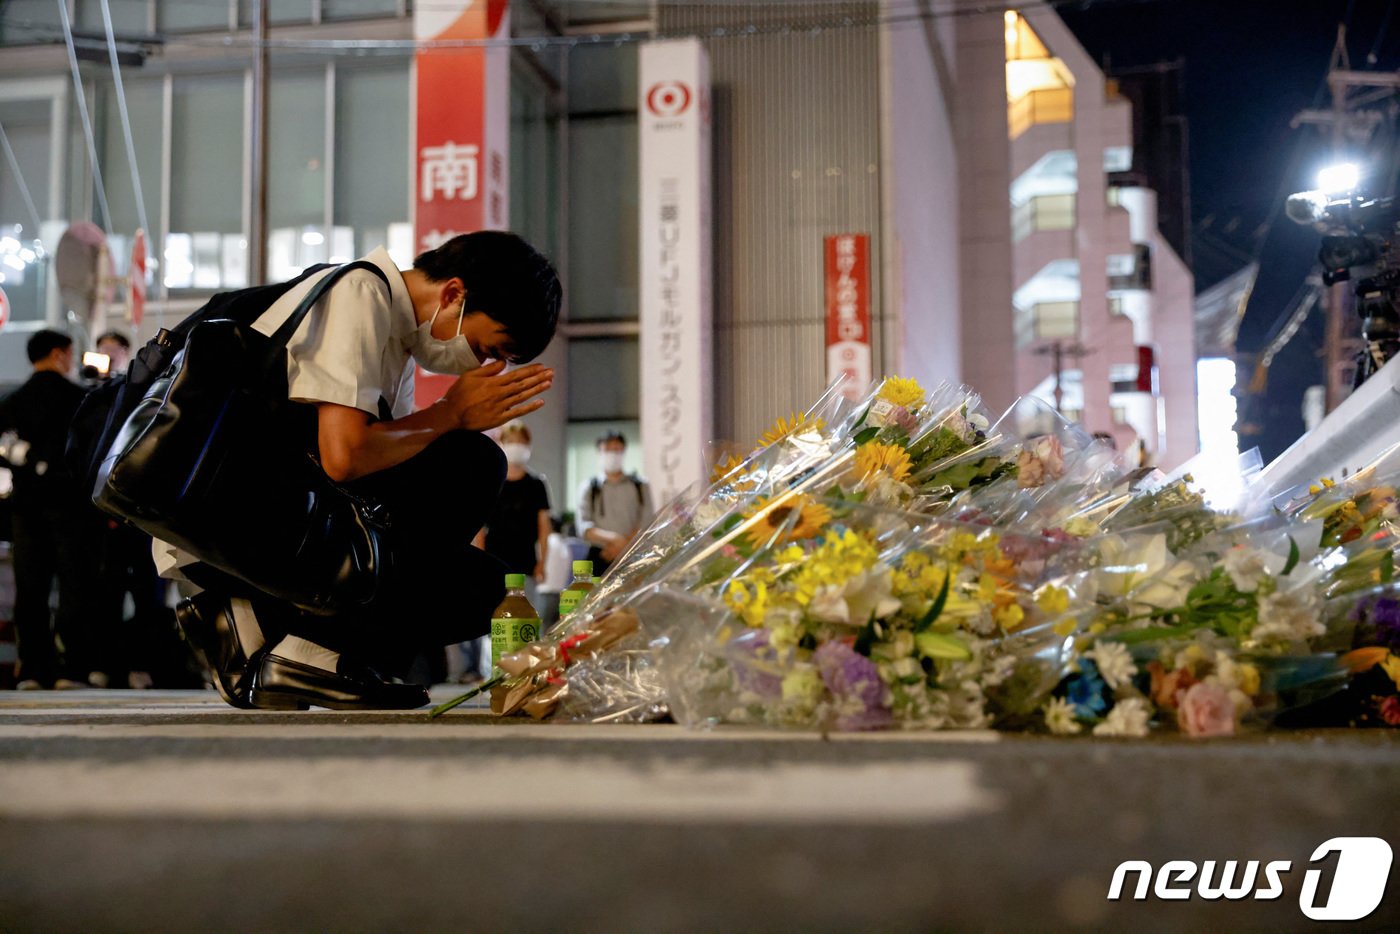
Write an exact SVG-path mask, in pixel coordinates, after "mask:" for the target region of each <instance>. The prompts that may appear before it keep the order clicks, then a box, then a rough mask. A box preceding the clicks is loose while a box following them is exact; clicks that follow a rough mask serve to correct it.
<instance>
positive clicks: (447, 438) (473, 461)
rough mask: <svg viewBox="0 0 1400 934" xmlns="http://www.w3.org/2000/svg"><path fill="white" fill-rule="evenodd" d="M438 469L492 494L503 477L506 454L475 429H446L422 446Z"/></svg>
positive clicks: (502, 481)
mask: <svg viewBox="0 0 1400 934" xmlns="http://www.w3.org/2000/svg"><path fill="white" fill-rule="evenodd" d="M419 456H420V457H427V458H430V459H431V460H432V461H433V463H434V465H435V466H436V467H437V469H439V470H441V471H443V472H444V473H448V474H450V475H451V476H453V477H457V478H460V479H461V480H462V481H463V482H468V481H470V482H472V483H475V484H480V485H483V486H494V489H492V490H491V491H490V492H491V494H492V495H494V494H495V493H496V492H498V491H499V490H500V487H501V485H502V484H503V483H505V479H506V456H505V453H504V452H503V451H502V450H501V446H500V445H499V444H497V443H496V442H495V441H492V440H491V439H490V438H488V437H486V435H483V434H482V433H481V432H478V431H449V432H448V433H447V434H445V435H443V436H441V437H440V438H438V439H437V440H435V441H434V442H433V443H432V444H430V445H428V446H427V448H425V449H424V450H423V453H422V454H421V455H419Z"/></svg>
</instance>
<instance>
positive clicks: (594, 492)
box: [588, 477, 603, 522]
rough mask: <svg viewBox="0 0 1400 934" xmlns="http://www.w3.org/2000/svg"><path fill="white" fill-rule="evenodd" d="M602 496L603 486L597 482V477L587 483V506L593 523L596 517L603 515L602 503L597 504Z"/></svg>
mask: <svg viewBox="0 0 1400 934" xmlns="http://www.w3.org/2000/svg"><path fill="white" fill-rule="evenodd" d="M602 494H603V485H602V484H601V483H599V482H598V478H597V477H594V478H593V479H592V480H590V481H589V483H588V505H589V506H590V507H592V512H593V520H594V521H595V522H596V521H597V520H598V517H599V516H601V515H602V514H603V510H602V503H601V502H599V497H600V496H602Z"/></svg>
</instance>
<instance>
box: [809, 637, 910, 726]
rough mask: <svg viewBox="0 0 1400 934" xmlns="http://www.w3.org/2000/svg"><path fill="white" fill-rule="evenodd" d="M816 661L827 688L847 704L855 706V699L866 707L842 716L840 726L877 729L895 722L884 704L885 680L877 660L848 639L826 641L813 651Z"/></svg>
mask: <svg viewBox="0 0 1400 934" xmlns="http://www.w3.org/2000/svg"><path fill="white" fill-rule="evenodd" d="M812 661H813V662H814V663H815V664H816V666H817V671H819V672H820V673H821V676H822V683H824V684H825V685H826V689H827V690H828V691H830V692H831V693H832V694H834V695H835V696H836V699H837V700H838V701H841V702H844V703H843V706H849V707H854V706H855V704H854V703H852V702H853V701H854V702H859V704H860V706H861V707H862V708H863V709H862V710H860V711H859V712H855V713H845V714H843V715H842V716H841V717H839V718H838V719H837V721H836V726H837V728H838V729H842V730H875V729H879V728H880V727H884V726H888V725H889V724H890V723H891V721H892V718H891V716H890V712H889V710H888V708H886V707H885V706H884V704H883V700H884V695H885V683H884V682H883V681H881V680H880V672H879V670H878V669H877V668H876V667H875V663H874V662H872V661H871V660H870V659H868V658H866V657H865V656H864V655H861V654H860V653H859V652H857V651H856V650H855V649H853V648H851V647H850V646H849V645H847V644H846V643H844V642H826V643H823V644H822V645H821V647H820V648H818V649H817V651H816V652H815V653H813V655H812Z"/></svg>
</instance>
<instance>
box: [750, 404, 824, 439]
mask: <svg viewBox="0 0 1400 934" xmlns="http://www.w3.org/2000/svg"><path fill="white" fill-rule="evenodd" d="M825 425H826V423H825V422H823V421H822V420H821V419H819V418H813V419H808V418H807V413H806V412H798V413H797V414H796V415H789V416H788V417H787V418H779V419H778V420H777V421H776V422H774V423H773V427H772V428H769V429H768V430H767V431H765V432H764V433H763V436H762V437H761V438H759V439H758V444H759V447H765V448H766V447H768V445H770V444H776V443H777V442H779V441H781V440H783V439H784V438H786V437H788V436H789V435H795V434H798V433H800V432H804V431H821V430H822V428H824V427H825Z"/></svg>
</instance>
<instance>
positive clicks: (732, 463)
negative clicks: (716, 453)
mask: <svg viewBox="0 0 1400 934" xmlns="http://www.w3.org/2000/svg"><path fill="white" fill-rule="evenodd" d="M743 466H744V459H743V458H742V457H740V456H739V455H737V454H735V455H731V456H730V457H727V458H725V459H724V460H723V461H721V462H720V463H718V464H716V465H715V469H714V470H713V471H712V472H711V473H710V482H711V483H718V482H720V481H721V480H723V479H724V478H725V477H728V476H729V475H730V474H732V473H735V472H736V471H739V468H741V467H743ZM747 473H748V471H747V470H743V471H739V472H738V473H737V474H736V475H735V476H734V477H733V478H732V479H734V480H738V479H741V478H742V477H743V476H744V475H745V474H747Z"/></svg>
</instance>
